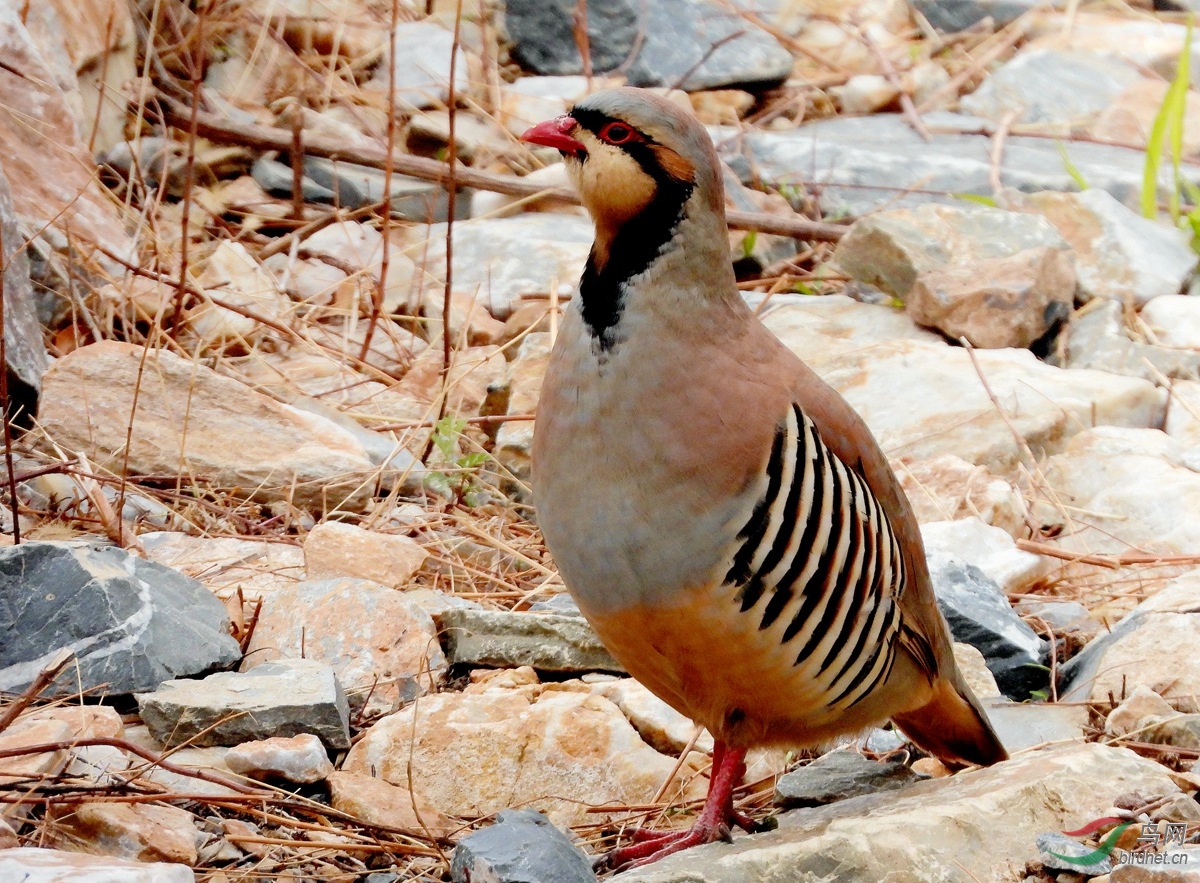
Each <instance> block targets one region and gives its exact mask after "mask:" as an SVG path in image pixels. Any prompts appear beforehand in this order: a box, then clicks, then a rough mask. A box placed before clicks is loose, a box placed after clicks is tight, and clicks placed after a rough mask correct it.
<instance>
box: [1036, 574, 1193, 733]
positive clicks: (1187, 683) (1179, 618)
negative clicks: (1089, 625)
mask: <svg viewBox="0 0 1200 883" xmlns="http://www.w3.org/2000/svg"><path fill="white" fill-rule="evenodd" d="M1197 609H1200V571H1196V570H1190V571H1188V572H1187V573H1184V574H1182V575H1181V576H1178V577H1176V578H1175V579H1173V580H1171V581H1170V582H1168V583H1167V584H1166V585H1165V586H1163V587H1162V588H1161V589H1159V591H1158V592H1157V593H1156V594H1154V595H1153V596H1151V597H1150V598H1149V599H1147V600H1146V601H1143V602H1142V603H1141V604H1140V605H1138V607H1136V608H1135V609H1134V610H1133V611H1132V612H1131V613H1129V614H1128V615H1127V616H1125V618H1124V619H1122V620H1121V621H1120V622H1119V623H1118V624H1117V625H1116V626H1115V627H1114V628H1113V629H1112V630H1111V631H1110V632H1107V633H1102V634H1101V635H1099V636H1098V637H1096V638H1095V639H1093V640H1092V641H1091V642H1090V643H1089V644H1088V645H1087V646H1086V647H1085V648H1084V649H1083V651H1082V652H1080V653H1079V655H1077V656H1076V657H1075V658H1073V659H1072V660H1071V661H1070V662H1068V663H1067V664H1066V665H1065V666H1062V667H1061V668H1060V669H1059V689H1058V694H1059V699H1060V700H1062V701H1066V702H1075V701H1081V700H1083V701H1086V700H1092V701H1098V702H1108V701H1109V697H1110V696H1112V697H1113V698H1115V699H1116V700H1117V701H1118V702H1119V701H1121V700H1123V699H1125V698H1126V697H1131V696H1132V695H1133V694H1134V693H1135V691H1137V690H1138V688H1139V687H1142V686H1144V687H1147V688H1148V689H1150V690H1152V691H1154V692H1155V693H1157V694H1158V695H1159V696H1161V697H1162V698H1164V699H1166V700H1168V701H1169V702H1170V703H1171V705H1172V706H1173V707H1174V708H1176V709H1178V710H1179V711H1183V712H1188V713H1197V712H1200V703H1198V702H1197V697H1200V655H1198V654H1200V613H1196V612H1195V611H1196V610H1197Z"/></svg>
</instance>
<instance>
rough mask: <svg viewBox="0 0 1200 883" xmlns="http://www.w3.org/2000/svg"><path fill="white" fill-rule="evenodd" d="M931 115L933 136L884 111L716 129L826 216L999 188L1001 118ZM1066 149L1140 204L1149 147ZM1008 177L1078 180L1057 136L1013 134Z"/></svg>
mask: <svg viewBox="0 0 1200 883" xmlns="http://www.w3.org/2000/svg"><path fill="white" fill-rule="evenodd" d="M924 120H925V123H926V125H927V126H928V127H929V128H930V130H931V131H932V132H933V136H932V140H930V141H929V142H926V141H924V140H922V138H921V136H920V135H918V134H917V133H916V132H914V131H913V129H912V127H911V126H910V125H909V124H908V123H907V122H906V121H905V119H904V117H903V116H901V115H899V114H878V113H877V114H872V115H870V116H868V117H834V118H832V119H827V120H820V121H818V122H814V123H809V124H807V125H804V126H801V127H799V128H797V129H795V130H793V131H790V132H750V133H742V132H735V131H734V130H733V129H717V130H715V134H716V141H717V144H718V149H719V152H720V153H721V156H722V158H723V159H725V161H726V162H728V163H729V164H730V166H731V167H732V168H733V170H734V171H735V172H737V174H738V177H739V178H740V179H741V180H742V181H743V182H746V183H749V182H750V181H751V180H752V179H754V177H755V176H756V175H757V176H760V177H761V179H762V180H763V181H765V182H767V183H769V184H772V185H777V186H778V185H790V186H800V185H803V186H804V187H805V188H807V189H809V190H817V191H819V192H820V195H821V210H822V212H823V213H824V214H825V215H826V216H835V215H838V214H851V215H865V214H868V213H870V212H872V211H875V210H877V209H880V208H883V207H885V206H886V207H887V208H896V207H898V206H913V205H919V204H921V203H925V202H942V203H952V204H957V205H961V204H962V200H961V199H959V198H956V197H955V196H954V194H957V193H974V194H981V195H985V196H991V195H992V185H991V182H990V180H989V174H990V170H991V160H990V159H989V147H990V145H991V136H990V134H988V133H990V132H991V131H992V127H993V126H994V124H993V123H990V122H988V121H987V120H981V119H979V118H978V117H972V116H965V115H961V114H955V113H947V112H936V113H928V114H925V115H924ZM1063 149H1065V150H1066V151H1067V154H1068V156H1069V157H1070V161H1071V165H1073V166H1074V167H1075V168H1076V169H1078V171H1079V173H1080V174H1081V175H1082V176H1083V178H1084V180H1086V181H1087V182H1088V185H1089V186H1090V187H1092V188H1101V189H1103V190H1107V191H1108V192H1109V193H1111V194H1112V195H1113V196H1115V197H1116V198H1117V199H1119V200H1120V201H1121V202H1123V203H1125V204H1126V205H1128V206H1130V207H1136V206H1137V205H1138V201H1139V199H1140V194H1141V187H1142V173H1143V169H1144V166H1145V153H1144V152H1142V151H1140V150H1132V149H1126V148H1122V147H1112V146H1110V145H1106V144H1091V143H1086V142H1072V143H1070V144H1065V145H1063ZM743 153H744V154H745V155H744V156H743V155H741V154H743ZM1164 165H1166V164H1164ZM1180 173H1181V174H1183V175H1184V176H1185V177H1187V178H1188V179H1189V180H1191V181H1192V182H1193V183H1196V182H1197V181H1198V180H1200V168H1197V167H1194V166H1186V165H1185V166H1184V167H1182V168H1181V170H1180ZM1000 179H1001V182H1002V184H1004V185H1005V186H1008V187H1012V188H1015V189H1017V190H1020V191H1022V192H1025V193H1036V192H1038V191H1040V190H1062V191H1075V190H1078V189H1079V187H1078V184H1077V183H1076V182H1075V180H1074V178H1072V177H1071V174H1070V172H1069V171H1068V170H1067V166H1066V165H1065V164H1064V162H1063V157H1062V154H1061V153H1059V146H1058V143H1057V142H1055V141H1054V140H1053V139H1051V138H1033V137H1029V136H1022V135H1015V134H1010V135H1009V136H1008V138H1007V139H1005V142H1004V156H1003V158H1002V160H1001V167H1000ZM1170 188H1171V184H1170V181H1169V180H1168V177H1167V175H1166V171H1164V172H1163V174H1162V175H1161V176H1160V186H1159V194H1160V198H1161V199H1163V200H1164V201H1165V199H1166V197H1167V194H1168V192H1169V190H1170Z"/></svg>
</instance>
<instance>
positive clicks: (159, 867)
mask: <svg viewBox="0 0 1200 883" xmlns="http://www.w3.org/2000/svg"><path fill="white" fill-rule="evenodd" d="M0 879H3V880H21V881H25V880H28V881H37V883H116V881H120V883H195V880H196V875H195V873H194V872H193V871H192V869H191V868H189V867H187V866H186V865H181V864H173V863H166V862H139V861H130V860H128V859H119V858H113V857H111V856H100V855H82V854H80V853H74V852H63V851H62V850H59V849H40V848H37V847H32V846H26V847H21V848H20V849H4V850H0Z"/></svg>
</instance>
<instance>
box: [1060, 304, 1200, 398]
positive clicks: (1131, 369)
mask: <svg viewBox="0 0 1200 883" xmlns="http://www.w3.org/2000/svg"><path fill="white" fill-rule="evenodd" d="M1066 362H1067V364H1066V365H1065V367H1067V368H1095V369H1096V370H1097V371H1108V372H1110V373H1112V374H1124V375H1127V376H1129V377H1140V378H1142V379H1143V380H1149V381H1151V382H1154V383H1157V382H1158V374H1159V372H1161V373H1162V374H1165V375H1166V376H1167V377H1174V378H1175V379H1177V380H1200V353H1197V352H1195V351H1193V350H1185V349H1175V348H1172V347H1165V346H1155V345H1154V344H1151V343H1141V342H1139V341H1136V340H1131V339H1130V337H1129V334H1128V333H1127V332H1126V330H1125V307H1124V305H1123V304H1122V303H1121V302H1120V301H1117V300H1104V301H1099V302H1097V301H1093V302H1092V303H1090V304H1088V306H1087V308H1086V309H1084V310H1080V311H1079V312H1078V313H1076V314H1075V315H1074V316H1073V317H1072V318H1071V324H1070V325H1069V326H1068V330H1067V359H1066Z"/></svg>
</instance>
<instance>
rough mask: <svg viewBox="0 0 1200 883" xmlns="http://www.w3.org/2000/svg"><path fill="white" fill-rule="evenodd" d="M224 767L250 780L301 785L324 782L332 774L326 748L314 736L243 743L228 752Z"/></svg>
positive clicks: (306, 734) (274, 737)
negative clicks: (273, 780)
mask: <svg viewBox="0 0 1200 883" xmlns="http://www.w3.org/2000/svg"><path fill="white" fill-rule="evenodd" d="M225 763H226V765H228V767H229V768H230V769H231V770H233V771H234V772H235V773H238V774H239V775H243V776H249V777H250V778H251V779H259V780H263V781H265V780H268V779H285V780H287V781H288V782H296V783H297V784H301V785H305V784H310V783H312V782H322V781H324V780H325V779H327V778H329V776H330V774H331V773H332V772H333V764H332V763H330V762H329V755H328V754H326V753H325V746H324V745H322V744H321V740H320V739H318V738H317V737H316V736H314V735H312V734H311V733H300V734H299V735H297V736H290V737H287V736H272V737H271V738H270V739H258V740H256V741H253V742H243V743H241V744H240V745H235V746H234V747H232V748H230V749H229V750H228V751H227V752H225Z"/></svg>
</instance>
